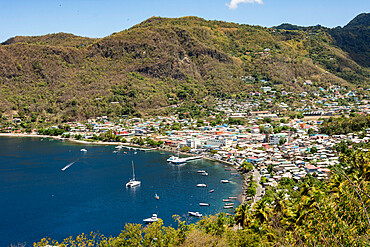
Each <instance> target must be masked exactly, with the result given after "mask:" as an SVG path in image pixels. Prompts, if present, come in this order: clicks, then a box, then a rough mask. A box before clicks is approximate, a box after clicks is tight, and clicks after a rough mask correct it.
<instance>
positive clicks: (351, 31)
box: [329, 13, 370, 67]
mask: <svg viewBox="0 0 370 247" xmlns="http://www.w3.org/2000/svg"><path fill="white" fill-rule="evenodd" d="M329 33H330V35H331V36H332V37H333V38H334V39H335V42H336V44H337V45H338V46H339V47H340V48H341V49H343V50H344V51H346V52H348V53H349V55H350V56H351V58H352V59H353V60H354V61H356V62H357V63H358V64H360V65H362V66H366V67H370V59H369V58H370V44H369V43H370V14H369V13H366V14H365V13H364V14H360V15H358V16H356V18H354V19H353V20H352V21H350V22H349V23H348V24H347V25H346V26H344V27H343V28H341V27H337V28H334V29H331V30H329Z"/></svg>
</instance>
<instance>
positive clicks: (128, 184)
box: [126, 161, 141, 188]
mask: <svg viewBox="0 0 370 247" xmlns="http://www.w3.org/2000/svg"><path fill="white" fill-rule="evenodd" d="M140 185H141V182H140V181H136V180H135V169H134V161H132V178H131V179H130V181H129V182H128V183H127V184H126V187H130V188H132V187H135V186H140Z"/></svg>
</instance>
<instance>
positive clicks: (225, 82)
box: [0, 15, 370, 121]
mask: <svg viewBox="0 0 370 247" xmlns="http://www.w3.org/2000/svg"><path fill="white" fill-rule="evenodd" d="M366 17H367V15H366ZM351 23H352V24H351ZM351 23H350V24H348V25H347V26H350V27H352V28H353V26H354V25H355V26H357V24H356V23H358V21H355V22H354V23H353V21H352V22H351ZM361 23H364V22H362V21H361ZM364 25H365V24H362V26H364ZM366 25H367V26H366ZM366 25H365V27H366V28H368V24H366ZM347 26H346V27H347ZM346 27H344V28H343V29H346ZM351 30H352V29H351ZM333 37H334V36H332V35H331V32H330V30H329V31H328V29H326V28H322V27H320V26H316V27H314V28H307V29H305V30H281V29H279V30H278V29H275V28H265V27H260V26H250V25H239V24H235V23H227V22H221V21H207V20H204V19H201V18H198V17H183V18H160V17H152V18H150V19H148V20H146V21H144V22H142V23H140V24H138V25H136V26H134V27H132V28H130V29H128V30H124V31H122V32H119V33H114V34H112V35H110V36H108V37H105V38H101V39H91V38H86V37H78V36H74V35H72V34H64V33H59V34H49V35H45V36H38V37H15V38H12V39H9V40H8V41H6V42H4V43H3V44H2V45H0V87H1V88H0V94H1V97H0V112H1V113H3V114H5V115H6V114H16V113H18V114H19V113H21V114H19V115H31V114H34V115H39V116H45V117H47V118H49V119H51V120H53V121H55V120H56V121H69V120H76V119H80V120H81V119H86V118H89V117H93V116H98V115H102V114H103V115H122V114H131V115H140V114H142V113H145V114H159V113H160V114H163V113H165V110H166V107H167V106H169V105H171V104H173V103H174V102H177V101H179V100H188V101H190V100H191V101H194V102H197V103H199V104H206V103H207V100H208V99H210V98H212V97H224V96H233V97H237V96H238V95H239V96H240V95H245V94H246V93H247V92H249V91H251V90H258V89H259V88H260V86H261V85H262V84H261V83H260V80H261V79H264V80H266V81H268V84H267V85H274V86H275V87H276V88H284V89H285V90H291V91H304V90H306V89H307V88H306V86H305V85H304V84H303V82H304V81H305V80H311V81H312V82H313V83H314V86H316V87H317V86H327V85H333V84H336V85H345V86H348V87H357V86H361V87H363V86H367V85H369V81H370V79H369V68H368V67H367V66H361V65H359V64H358V63H357V62H355V61H354V60H352V58H351V53H347V52H346V51H344V48H343V50H342V49H341V48H339V46H338V45H337V43H338V42H337V41H336V39H334V38H333ZM363 55H364V56H367V58H368V54H367V53H364V54H363ZM367 61H368V59H367ZM362 64H363V63H362ZM250 78H252V79H250ZM253 79H255V80H253ZM264 85H265V84H264Z"/></svg>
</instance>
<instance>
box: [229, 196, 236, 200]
mask: <svg viewBox="0 0 370 247" xmlns="http://www.w3.org/2000/svg"><path fill="white" fill-rule="evenodd" d="M229 199H231V200H236V199H238V198H237V197H236V196H229Z"/></svg>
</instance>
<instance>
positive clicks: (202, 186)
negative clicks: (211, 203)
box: [197, 184, 207, 188]
mask: <svg viewBox="0 0 370 247" xmlns="http://www.w3.org/2000/svg"><path fill="white" fill-rule="evenodd" d="M197 187H199V188H205V187H207V185H206V184H197Z"/></svg>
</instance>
